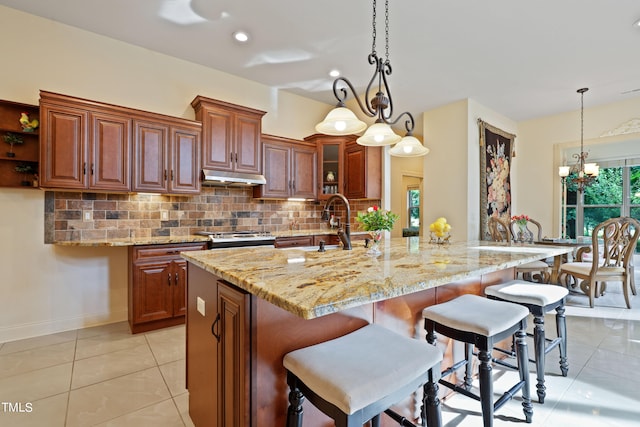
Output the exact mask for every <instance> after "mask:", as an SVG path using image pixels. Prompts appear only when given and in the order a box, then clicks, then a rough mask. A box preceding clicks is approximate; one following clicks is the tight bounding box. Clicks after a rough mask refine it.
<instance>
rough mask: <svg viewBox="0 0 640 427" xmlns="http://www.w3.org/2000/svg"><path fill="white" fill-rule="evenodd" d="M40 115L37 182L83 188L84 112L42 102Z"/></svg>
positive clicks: (84, 152) (50, 185) (84, 164)
mask: <svg viewBox="0 0 640 427" xmlns="http://www.w3.org/2000/svg"><path fill="white" fill-rule="evenodd" d="M40 117H41V120H42V123H41V126H42V129H41V130H40V132H41V134H42V135H43V138H42V141H41V143H40V147H41V148H40V175H41V177H40V185H41V186H42V187H60V188H71V189H82V188H86V185H87V182H86V174H85V173H86V167H87V164H86V163H87V157H86V156H87V154H86V143H87V120H88V118H87V113H86V112H85V111H83V110H79V109H74V108H67V107H62V106H59V105H54V106H48V105H46V104H45V105H43V106H42V112H41V116H40Z"/></svg>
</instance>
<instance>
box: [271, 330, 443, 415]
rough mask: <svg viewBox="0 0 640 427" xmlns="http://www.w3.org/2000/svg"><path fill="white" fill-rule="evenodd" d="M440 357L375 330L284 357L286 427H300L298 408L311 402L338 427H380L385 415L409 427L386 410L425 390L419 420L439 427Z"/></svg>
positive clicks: (426, 348)
mask: <svg viewBox="0 0 640 427" xmlns="http://www.w3.org/2000/svg"><path fill="white" fill-rule="evenodd" d="M441 360H442V353H441V352H440V351H439V350H438V349H436V348H435V347H433V346H430V345H429V344H427V343H426V342H424V341H420V340H416V339H412V338H408V337H403V336H401V335H398V334H396V333H395V332H391V331H390V330H388V329H385V328H383V327H381V326H378V325H367V326H365V327H363V328H361V329H358V330H356V331H354V332H351V333H350V334H347V335H345V336H342V337H339V338H336V339H333V340H330V341H326V342H323V343H320V344H316V345H312V346H310V347H305V348H301V349H299V350H294V351H292V352H290V353H288V354H286V355H285V356H284V360H283V364H284V367H285V368H286V370H287V384H288V385H289V389H290V392H289V409H288V411H287V427H302V415H303V414H302V412H303V411H302V402H303V401H304V399H305V398H307V399H309V401H310V402H311V403H313V405H314V406H315V407H316V408H318V409H319V410H321V411H322V412H323V413H324V414H326V415H327V416H329V417H331V418H332V419H333V420H334V422H335V425H336V426H337V427H353V426H358V427H361V426H362V425H363V424H364V423H366V422H367V421H369V420H372V426H374V427H375V426H379V422H380V414H381V413H382V412H385V413H387V415H389V416H390V417H391V418H393V419H394V420H395V421H397V422H398V423H399V424H400V425H404V426H413V424H411V423H410V422H409V421H408V420H407V419H405V418H404V417H402V416H401V415H399V414H397V413H395V412H393V411H392V410H390V409H389V408H390V407H391V406H392V405H394V404H396V403H398V402H400V401H401V400H403V399H405V398H406V397H408V396H410V395H411V393H413V392H415V391H416V390H417V389H418V388H419V387H420V386H421V385H423V386H424V387H423V390H424V398H423V401H422V408H421V414H422V420H423V422H424V420H426V421H427V424H426V425H427V426H429V427H441V425H442V420H441V417H440V400H439V399H438V379H439V377H440V361H441Z"/></svg>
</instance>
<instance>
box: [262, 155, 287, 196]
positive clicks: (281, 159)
mask: <svg viewBox="0 0 640 427" xmlns="http://www.w3.org/2000/svg"><path fill="white" fill-rule="evenodd" d="M262 148H263V150H264V171H265V173H266V174H267V175H266V176H265V178H266V180H267V183H266V184H264V186H262V188H261V191H262V194H261V196H262V197H279V198H286V197H289V195H290V194H291V193H290V189H289V187H290V170H289V168H290V163H289V152H290V149H289V147H287V146H284V145H280V144H271V143H264V144H263V147H262Z"/></svg>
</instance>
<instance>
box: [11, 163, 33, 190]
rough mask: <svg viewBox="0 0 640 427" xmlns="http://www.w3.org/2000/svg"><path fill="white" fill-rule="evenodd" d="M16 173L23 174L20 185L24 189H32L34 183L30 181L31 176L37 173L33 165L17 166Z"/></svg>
mask: <svg viewBox="0 0 640 427" xmlns="http://www.w3.org/2000/svg"><path fill="white" fill-rule="evenodd" d="M15 169H16V172H18V173H21V174H23V178H22V182H21V183H20V184H21V185H22V186H24V187H30V186H32V185H33V181H32V180H29V175H31V174H34V173H36V170H35V169H34V168H33V166H31V165H27V164H22V165H18V166H16V168H15Z"/></svg>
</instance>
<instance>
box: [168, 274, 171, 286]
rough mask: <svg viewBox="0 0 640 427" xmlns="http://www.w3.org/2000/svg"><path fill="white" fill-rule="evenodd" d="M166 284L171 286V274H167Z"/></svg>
mask: <svg viewBox="0 0 640 427" xmlns="http://www.w3.org/2000/svg"><path fill="white" fill-rule="evenodd" d="M167 284H168V285H169V286H171V273H168V274H167Z"/></svg>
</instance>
